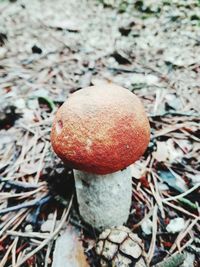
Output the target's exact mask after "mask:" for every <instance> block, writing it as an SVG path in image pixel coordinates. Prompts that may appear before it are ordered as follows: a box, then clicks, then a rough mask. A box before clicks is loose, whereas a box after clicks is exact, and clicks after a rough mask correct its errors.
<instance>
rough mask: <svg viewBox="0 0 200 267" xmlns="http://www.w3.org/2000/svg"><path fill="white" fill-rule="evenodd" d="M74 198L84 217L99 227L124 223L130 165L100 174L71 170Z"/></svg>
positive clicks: (129, 202)
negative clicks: (73, 182) (116, 170)
mask: <svg viewBox="0 0 200 267" xmlns="http://www.w3.org/2000/svg"><path fill="white" fill-rule="evenodd" d="M74 177H75V186H76V194H77V200H78V204H79V211H80V215H81V217H82V218H83V220H84V221H85V222H87V223H89V224H90V225H92V226H93V227H94V228H96V229H99V230H102V229H105V228H109V227H112V226H118V225H122V224H124V223H125V222H126V221H127V219H128V216H129V211H130V206H131V196H132V179H131V171H130V167H128V168H126V169H124V170H122V171H118V172H114V173H111V174H106V175H100V174H93V173H87V172H83V171H80V170H74Z"/></svg>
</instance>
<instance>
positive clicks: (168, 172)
mask: <svg viewBox="0 0 200 267" xmlns="http://www.w3.org/2000/svg"><path fill="white" fill-rule="evenodd" d="M199 10H200V9H199V2H198V1H194V0H190V1H183V0H180V1H175V0H173V1H153V0H148V1H108V2H107V1H98V0H88V1H86V0H83V1H79V3H76V2H75V1H73V0H58V1H56V3H55V2H54V1H39V0H35V1H29V2H27V1H23V0H18V1H16V2H14V3H10V2H8V1H6V0H5V1H1V2H0V13H1V18H0V84H1V89H0V129H1V130H0V266H2V267H3V266H15V267H17V266H42V264H44V265H45V266H46V267H47V266H51V265H52V262H53V251H54V247H55V243H56V242H55V240H56V238H57V237H58V235H59V233H60V232H61V231H62V229H63V227H64V226H65V225H69V223H70V224H72V225H73V227H75V228H76V229H79V231H80V232H81V238H82V243H78V244H79V245H77V246H82V244H83V248H84V251H85V257H86V256H87V260H88V263H89V265H90V266H98V265H99V263H98V258H97V256H96V255H95V253H94V249H93V247H94V244H95V241H96V238H97V235H98V233H96V232H95V231H94V230H93V229H91V228H89V227H88V226H87V225H85V224H84V223H83V222H81V220H80V218H79V215H78V213H77V204H76V201H75V200H73V197H72V195H73V194H74V184H73V174H72V170H71V169H70V168H69V167H67V166H64V165H63V164H62V163H61V162H60V160H59V159H57V158H56V157H55V155H54V154H53V153H52V150H51V146H50V138H49V135H50V130H51V123H52V119H53V116H54V114H55V111H56V109H57V108H58V107H59V106H60V105H61V104H62V103H63V101H64V100H65V99H66V98H67V97H68V96H69V95H70V94H71V93H73V92H74V91H76V90H78V89H80V88H82V87H85V86H89V85H92V84H94V85H95V84H106V83H117V84H119V85H122V86H124V87H126V88H128V89H129V90H130V91H132V92H134V93H135V94H137V95H138V96H139V97H140V98H141V100H142V102H143V103H144V105H145V108H146V110H147V112H148V114H149V119H150V123H151V130H152V133H151V142H150V144H149V147H148V149H147V151H146V153H145V155H144V156H143V157H142V158H141V159H140V160H139V161H137V162H136V163H135V164H133V165H132V166H131V168H132V176H133V202H132V207H131V214H130V218H129V220H128V223H127V225H128V226H129V227H130V228H131V229H132V230H133V231H134V232H136V233H137V234H138V235H139V237H140V238H141V239H142V240H143V243H144V245H145V251H146V253H147V255H148V262H149V264H150V266H153V265H155V264H159V262H162V261H163V259H165V260H167V259H168V258H169V261H174V262H175V261H177V262H181V263H180V264H182V262H183V260H184V259H183V258H181V256H180V255H181V254H180V253H181V252H184V255H186V256H185V257H186V258H185V260H184V263H183V265H182V266H187V262H190V264H193V266H198V264H199V262H200V254H199V242H200V241H199V234H200V225H199V220H200V209H199V205H200V202H199V193H200V169H199V163H198V157H199V152H200V143H199V141H200V128H199V123H200V121H199V120H200V110H199V105H200V101H199V91H200V87H199V84H200V66H199V61H200V60H199V59H200V58H199V55H200V35H199V31H200V24H199V23H200V14H199ZM65 188H66V191H65ZM72 202H73V203H72ZM66 207H67V210H66ZM51 214H53V217H52V218H51V220H50V221H51V224H50V226H48V225H47V226H46V228H48V229H49V227H50V229H49V231H47V232H43V230H44V228H45V226H44V225H45V222H47V221H49V219H48V218H49V216H51ZM179 220H181V227H180V225H177V221H179ZM169 229H172V230H170V231H169ZM173 229H175V230H176V231H175V230H173ZM177 229H178V230H177ZM70 234H72V233H69V235H68V238H69V237H70ZM80 244H81V245H80ZM75 251H76V246H75ZM71 253H73V252H71ZM74 253H75V252H74ZM188 255H189V256H188ZM176 256H178V257H179V258H176ZM54 257H55V256H54ZM68 257H70V253H69V255H68ZM171 257H172V258H171ZM173 257H175V260H173V259H174V258H173ZM189 259H190V261H189ZM191 259H192V262H191ZM156 266H157V265H156ZM174 266H178V265H174Z"/></svg>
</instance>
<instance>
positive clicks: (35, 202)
mask: <svg viewBox="0 0 200 267" xmlns="http://www.w3.org/2000/svg"><path fill="white" fill-rule="evenodd" d="M50 199H51V196H49V195H47V196H45V197H43V198H40V199H34V200H32V201H27V202H25V203H23V204H19V205H16V206H13V207H9V208H6V209H3V210H0V215H2V214H6V213H8V212H11V211H15V210H20V209H25V208H30V207H34V206H41V205H44V204H45V203H46V202H48V201H49V200H50Z"/></svg>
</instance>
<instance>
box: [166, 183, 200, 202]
mask: <svg viewBox="0 0 200 267" xmlns="http://www.w3.org/2000/svg"><path fill="white" fill-rule="evenodd" d="M199 187H200V183H197V184H196V185H194V186H193V187H192V188H190V189H189V190H187V191H186V192H184V193H181V194H179V195H178V196H174V197H168V198H165V199H163V200H162V201H163V202H164V203H165V202H169V201H173V200H177V199H179V198H182V197H185V196H187V195H188V194H190V193H192V192H193V191H195V190H196V189H198V188H199Z"/></svg>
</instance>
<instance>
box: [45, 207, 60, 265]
mask: <svg viewBox="0 0 200 267" xmlns="http://www.w3.org/2000/svg"><path fill="white" fill-rule="evenodd" d="M56 217H57V211H55V213H54V218H53V221H52V229H51V232H50V234H53V231H54V228H55V225H56ZM52 246H53V240H52V241H51V242H49V244H48V247H47V252H46V256H45V265H44V267H48V260H49V255H50V253H51V248H52Z"/></svg>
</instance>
